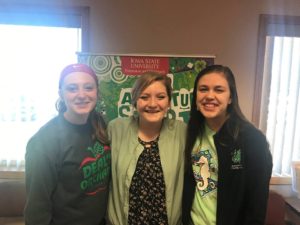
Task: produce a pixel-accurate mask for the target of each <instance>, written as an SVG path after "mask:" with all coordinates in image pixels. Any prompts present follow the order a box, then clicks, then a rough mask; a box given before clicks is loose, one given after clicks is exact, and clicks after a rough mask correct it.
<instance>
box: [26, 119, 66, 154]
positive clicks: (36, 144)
mask: <svg viewBox="0 0 300 225" xmlns="http://www.w3.org/2000/svg"><path fill="white" fill-rule="evenodd" d="M59 129H60V126H59V118H58V117H55V118H53V119H51V120H50V121H49V122H47V123H46V124H45V125H43V126H42V127H41V128H40V129H39V130H38V131H37V132H36V133H35V134H34V135H33V136H32V137H31V138H30V139H29V141H28V142H27V146H26V153H27V154H28V153H30V152H35V154H36V153H37V152H45V151H46V149H50V148H51V149H52V147H53V146H56V145H58V139H59V137H60V134H61V132H60V130H59Z"/></svg>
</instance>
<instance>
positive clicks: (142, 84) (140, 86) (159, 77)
mask: <svg viewBox="0 0 300 225" xmlns="http://www.w3.org/2000/svg"><path fill="white" fill-rule="evenodd" d="M156 81H160V82H162V83H163V84H164V86H165V87H166V90H167V95H168V97H169V101H171V97H172V85H171V83H172V81H171V78H170V77H168V76H167V75H163V74H159V73H156V72H145V73H143V74H142V75H141V76H140V77H139V78H138V79H137V80H136V82H135V83H134V85H133V88H132V90H131V104H132V105H133V106H134V107H136V104H137V100H138V99H139V97H140V95H141V93H142V92H143V91H144V90H145V89H146V88H147V87H149V86H150V85H151V84H153V83H154V82H156Z"/></svg>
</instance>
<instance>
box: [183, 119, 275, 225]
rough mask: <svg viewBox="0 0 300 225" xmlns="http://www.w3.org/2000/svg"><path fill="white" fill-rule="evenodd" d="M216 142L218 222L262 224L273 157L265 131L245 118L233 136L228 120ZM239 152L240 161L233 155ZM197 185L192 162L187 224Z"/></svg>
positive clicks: (221, 224)
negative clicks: (236, 133)
mask: <svg viewBox="0 0 300 225" xmlns="http://www.w3.org/2000/svg"><path fill="white" fill-rule="evenodd" d="M229 120H230V118H229ZM231 122H232V121H231ZM214 143H215V146H216V149H217V154H218V163H219V169H218V171H219V173H218V189H217V218H216V225H260V224H261V225H263V224H264V222H265V215H266V209H267V202H268V193H269V181H270V177H271V173H272V157H271V153H270V151H269V144H268V142H267V140H266V137H265V135H264V134H263V133H262V132H261V131H259V130H258V129H256V128H255V127H254V126H253V125H252V124H249V123H246V122H243V123H242V125H241V127H240V132H239V134H238V136H237V138H233V137H231V136H230V135H229V134H228V121H227V122H225V123H224V125H223V126H222V128H221V129H220V130H219V131H218V132H217V133H216V134H215V136H214ZM236 152H239V153H241V155H240V156H241V160H240V161H236V160H235V159H234V156H235V153H236ZM195 187H196V182H195V179H194V176H193V172H192V166H190V167H189V169H188V170H187V171H186V172H185V178H184V190H183V203H182V211H183V212H182V218H183V224H184V225H187V224H189V221H191V216H190V212H191V207H192V203H193V199H194V194H195Z"/></svg>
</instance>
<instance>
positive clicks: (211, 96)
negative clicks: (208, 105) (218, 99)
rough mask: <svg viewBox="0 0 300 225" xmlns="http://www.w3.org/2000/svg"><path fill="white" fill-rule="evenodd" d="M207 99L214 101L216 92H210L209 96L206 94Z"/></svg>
mask: <svg viewBox="0 0 300 225" xmlns="http://www.w3.org/2000/svg"><path fill="white" fill-rule="evenodd" d="M206 98H208V99H213V98H214V92H213V91H208V92H207V94H206Z"/></svg>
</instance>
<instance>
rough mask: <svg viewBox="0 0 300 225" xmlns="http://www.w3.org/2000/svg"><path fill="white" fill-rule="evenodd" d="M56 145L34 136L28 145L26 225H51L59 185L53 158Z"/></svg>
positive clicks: (26, 160) (26, 163) (26, 162)
mask: <svg viewBox="0 0 300 225" xmlns="http://www.w3.org/2000/svg"><path fill="white" fill-rule="evenodd" d="M54 148H55V143H51V141H50V140H49V139H48V141H47V140H46V138H43V137H41V136H38V135H36V136H34V137H33V138H32V139H31V140H30V141H29V142H28V144H27V147H26V155H25V179H26V194H27V201H26V205H25V210H24V216H25V224H26V225H36V224H39V225H49V224H50V222H51V218H52V202H51V196H52V193H53V190H54V189H55V187H56V183H57V171H56V166H55V162H54V160H53V158H55V157H49V154H54V152H55V150H56V149H54Z"/></svg>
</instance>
